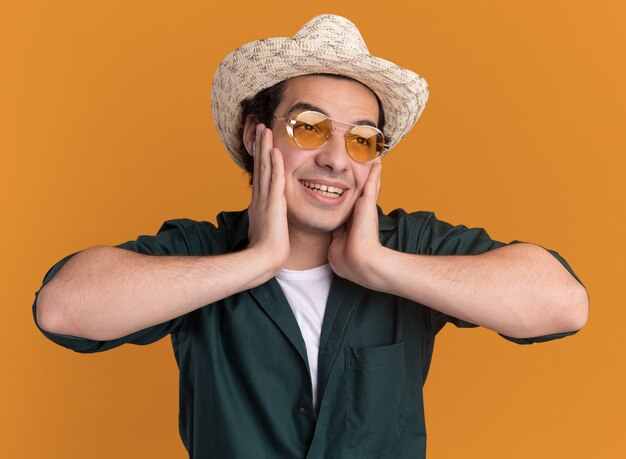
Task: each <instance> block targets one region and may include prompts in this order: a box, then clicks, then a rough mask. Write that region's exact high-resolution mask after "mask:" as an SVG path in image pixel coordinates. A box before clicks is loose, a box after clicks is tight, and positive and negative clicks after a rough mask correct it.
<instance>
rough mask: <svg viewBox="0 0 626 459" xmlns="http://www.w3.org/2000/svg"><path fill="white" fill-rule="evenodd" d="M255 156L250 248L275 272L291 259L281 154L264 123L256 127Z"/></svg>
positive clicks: (249, 210)
mask: <svg viewBox="0 0 626 459" xmlns="http://www.w3.org/2000/svg"><path fill="white" fill-rule="evenodd" d="M253 157H254V175H253V179H252V201H251V203H250V207H249V208H248V216H249V218H250V226H249V228H248V239H249V240H250V245H249V246H248V249H250V250H254V251H258V254H259V258H258V261H259V262H260V263H268V269H269V270H270V271H272V272H274V273H275V272H277V271H278V270H279V269H281V268H282V267H283V266H284V265H285V263H286V262H287V258H288V257H289V230H288V225H287V202H286V200H285V170H284V164H283V156H282V153H281V152H280V150H279V149H278V148H275V147H274V140H273V136H272V131H271V129H269V128H267V127H266V126H265V125H263V124H257V126H256V138H255V142H254V147H253Z"/></svg>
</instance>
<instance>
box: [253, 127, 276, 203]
mask: <svg viewBox="0 0 626 459" xmlns="http://www.w3.org/2000/svg"><path fill="white" fill-rule="evenodd" d="M259 145H260V151H259V150H257V155H258V156H260V160H261V161H260V165H259V197H260V198H261V199H263V200H266V199H267V198H268V196H269V191H270V184H271V181H272V158H271V156H270V151H271V150H272V147H273V146H274V145H273V140H272V131H271V130H270V129H268V128H265V129H263V133H262V134H261V139H260V144H259ZM259 153H260V154H259Z"/></svg>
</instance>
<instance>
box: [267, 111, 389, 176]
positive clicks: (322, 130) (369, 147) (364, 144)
mask: <svg viewBox="0 0 626 459" xmlns="http://www.w3.org/2000/svg"><path fill="white" fill-rule="evenodd" d="M274 118H277V119H279V120H283V121H285V127H286V128H287V134H289V137H291V138H292V139H293V141H294V142H295V143H296V145H298V146H299V147H300V148H305V149H314V148H319V147H323V146H324V145H326V143H327V142H328V139H330V135H331V134H332V133H333V131H334V130H335V129H343V130H345V131H346V134H345V136H344V137H345V139H346V150H347V151H348V154H349V155H350V157H351V158H352V159H354V160H355V161H358V162H360V163H365V164H369V163H371V162H373V161H376V160H377V159H378V158H380V157H382V156H383V155H384V154H385V153H386V151H385V147H386V145H385V135H384V134H383V133H382V132H381V131H380V130H379V129H377V128H375V127H374V126H369V125H355V124H350V123H344V122H343V121H337V120H334V119H332V118H329V117H327V116H326V115H324V114H323V113H320V112H316V111H313V110H306V111H302V112H296V113H293V114H291V115H288V116H274ZM333 122H335V123H340V124H344V125H346V126H351V127H350V128H349V129H347V128H336V127H333Z"/></svg>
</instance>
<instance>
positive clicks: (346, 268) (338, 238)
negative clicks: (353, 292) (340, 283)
mask: <svg viewBox="0 0 626 459" xmlns="http://www.w3.org/2000/svg"><path fill="white" fill-rule="evenodd" d="M382 167H383V166H382V164H381V163H380V162H377V163H375V164H374V165H373V166H372V168H371V169H370V173H369V176H368V178H367V181H366V182H365V186H364V187H363V193H362V195H361V197H360V198H359V199H357V201H356V203H355V206H354V212H353V213H352V216H351V217H350V219H349V220H348V221H347V222H346V223H345V225H342V226H341V227H339V228H337V229H336V230H335V231H333V233H332V242H331V244H330V247H329V249H328V261H329V263H330V265H331V266H332V268H333V271H334V272H335V273H337V274H338V275H339V276H341V277H343V278H345V279H349V280H351V281H352V282H354V283H356V284H359V285H362V286H364V287H367V288H375V285H376V279H377V276H376V275H375V272H374V270H375V269H376V268H380V266H379V265H377V261H380V260H381V259H382V255H383V253H384V251H385V250H386V249H385V248H384V247H383V246H382V245H381V244H380V240H379V236H378V210H377V208H376V200H377V198H378V193H379V191H380V176H381V171H382Z"/></svg>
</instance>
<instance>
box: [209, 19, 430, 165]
mask: <svg viewBox="0 0 626 459" xmlns="http://www.w3.org/2000/svg"><path fill="white" fill-rule="evenodd" d="M313 73H333V74H339V75H345V76H348V77H350V78H353V79H355V80H357V81H360V82H361V83H363V84H365V85H366V86H368V87H369V88H370V89H371V90H372V91H374V93H376V95H377V96H378V98H379V99H380V102H381V104H382V106H383V111H384V113H385V128H384V131H385V136H386V138H387V140H388V141H387V143H388V145H389V149H391V148H393V147H394V146H395V145H396V144H397V143H398V142H399V141H400V140H401V139H402V138H403V137H404V136H405V135H406V134H407V133H408V132H409V130H410V129H411V128H412V127H413V125H414V124H415V122H416V121H417V119H418V118H419V116H420V114H421V113H422V110H423V109H424V106H425V105H426V101H427V100H428V85H427V84H426V80H424V79H423V78H422V77H420V76H419V75H418V74H416V73H414V72H412V71H410V70H406V69H403V68H401V67H398V66H397V65H396V64H393V63H391V62H389V61H386V60H384V59H380V58H378V57H374V56H372V55H371V54H370V52H369V50H368V49H367V46H366V45H365V42H364V41H363V37H362V36H361V33H360V32H359V30H358V29H357V28H356V26H355V25H354V24H353V23H352V22H350V21H348V20H347V19H346V18H343V17H341V16H335V15H331V14H323V15H320V16H316V17H314V18H313V19H311V20H310V21H309V22H307V23H306V24H305V25H304V26H303V27H302V29H300V30H299V31H298V33H296V34H295V35H294V36H293V37H292V38H283V37H281V38H267V39H263V40H257V41H253V42H250V43H248V44H246V45H243V46H242V47H240V48H238V49H236V50H235V51H233V52H232V53H230V54H229V55H228V56H226V58H225V59H224V60H223V61H222V63H221V64H220V65H219V67H218V68H217V71H216V73H215V78H214V79H213V88H212V91H211V106H212V109H213V118H214V119H215V124H216V126H217V131H218V132H219V135H220V137H221V139H222V142H223V143H224V145H225V146H226V149H227V150H228V153H229V154H230V156H231V157H232V158H233V160H234V161H235V162H236V163H237V165H238V166H239V167H243V163H242V160H241V158H240V153H239V152H238V151H237V146H238V145H239V139H238V136H239V128H240V123H241V101H242V100H244V99H248V98H251V97H253V96H254V95H255V94H256V93H258V92H259V91H261V90H263V89H265V88H269V87H270V86H273V85H274V84H276V83H279V82H281V81H283V80H286V79H289V78H293V77H296V76H300V75H309V74H313Z"/></svg>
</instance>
